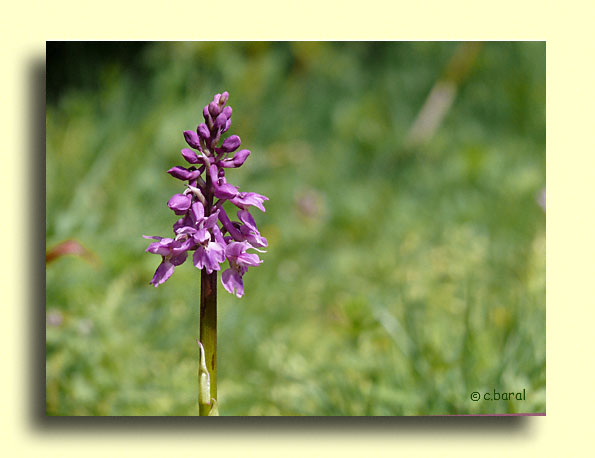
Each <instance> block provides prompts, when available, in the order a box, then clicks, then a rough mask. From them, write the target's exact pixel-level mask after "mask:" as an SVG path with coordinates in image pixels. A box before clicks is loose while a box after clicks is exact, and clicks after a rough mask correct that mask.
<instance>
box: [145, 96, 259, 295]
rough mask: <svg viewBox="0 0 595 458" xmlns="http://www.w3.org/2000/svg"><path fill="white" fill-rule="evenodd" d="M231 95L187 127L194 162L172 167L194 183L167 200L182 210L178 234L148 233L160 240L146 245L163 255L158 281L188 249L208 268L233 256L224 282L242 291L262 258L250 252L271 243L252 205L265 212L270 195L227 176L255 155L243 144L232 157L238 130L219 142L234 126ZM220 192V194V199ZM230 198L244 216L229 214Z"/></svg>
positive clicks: (189, 159)
mask: <svg viewBox="0 0 595 458" xmlns="http://www.w3.org/2000/svg"><path fill="white" fill-rule="evenodd" d="M228 98H229V94H228V93H227V92H224V93H223V94H217V95H215V97H214V98H213V101H212V102H211V103H209V104H208V105H206V106H205V107H204V109H203V116H204V119H205V122H204V123H201V124H199V125H198V127H197V128H196V131H192V130H187V131H185V132H184V137H185V139H186V143H188V145H189V146H190V147H191V148H193V149H190V148H184V149H182V156H183V157H184V159H185V160H186V161H187V162H188V163H189V164H191V166H190V167H188V168H186V167H181V166H176V167H173V168H171V169H169V170H168V171H167V173H169V174H170V175H171V176H173V177H174V178H177V179H179V180H182V181H186V182H188V183H187V184H186V188H187V189H186V190H185V191H184V192H183V193H181V194H175V195H174V196H173V197H172V198H171V199H169V201H168V203H167V205H168V206H169V208H170V209H171V210H172V211H173V212H174V213H175V214H176V215H178V216H182V217H181V218H180V219H179V220H178V221H176V223H175V224H174V225H173V230H174V234H175V236H174V238H165V237H149V236H146V235H145V236H143V237H145V238H147V239H155V240H157V241H156V242H153V243H151V244H150V245H149V247H148V248H147V249H146V251H147V252H149V253H154V254H159V255H161V257H162V261H161V264H159V267H157V270H156V271H155V275H154V276H153V279H152V280H151V284H152V285H154V286H155V287H157V286H158V285H160V284H161V283H163V282H165V281H166V280H167V279H168V278H169V277H171V276H172V274H173V272H174V269H175V267H176V266H179V265H181V264H183V263H184V262H185V261H186V259H187V257H188V252H189V251H194V254H193V256H192V261H193V263H194V265H195V266H196V267H197V268H198V269H206V272H207V274H211V273H213V272H214V271H218V270H221V264H222V263H224V262H225V260H226V259H227V260H228V261H229V266H230V267H229V268H228V269H226V270H225V271H224V272H223V273H222V275H221V282H222V284H223V286H224V287H225V289H226V290H227V291H229V292H230V293H231V294H234V293H235V295H236V296H237V297H242V295H243V294H244V284H243V276H244V274H245V273H246V271H247V270H248V267H254V266H258V265H259V264H260V263H261V262H262V261H261V260H260V258H259V257H258V255H257V254H254V253H248V252H247V250H249V249H255V250H257V251H262V250H259V248H263V247H266V246H267V240H266V239H265V238H264V237H262V236H261V235H260V232H259V231H258V228H257V227H256V223H255V222H254V218H253V217H252V215H251V214H250V212H249V211H248V208H249V207H251V206H253V207H256V208H258V209H260V210H262V211H263V212H264V211H265V208H264V206H263V203H264V201H266V200H268V198H267V197H265V196H263V195H261V194H257V193H254V192H239V191H238V188H237V187H236V186H233V185H231V184H229V183H228V182H227V180H226V179H225V169H228V168H237V167H240V166H241V165H242V164H243V163H244V161H245V160H246V158H247V157H248V156H249V155H250V151H249V150H247V149H243V150H240V151H238V152H236V153H235V154H234V155H233V156H232V157H230V153H233V152H234V151H236V150H237V149H238V148H239V146H240V144H241V142H240V137H238V136H237V135H231V136H229V137H227V138H226V139H225V140H223V142H222V143H221V144H220V145H219V143H220V142H221V136H222V135H223V134H224V133H225V132H227V131H228V130H229V127H230V126H231V114H232V109H231V107H230V106H225V105H226V103H227V100H228ZM203 172H204V173H205V176H204V178H203ZM214 198H216V199H218V200H217V201H216V202H214ZM225 201H229V202H231V203H232V204H233V205H235V206H236V207H237V208H238V211H237V216H238V219H239V221H231V220H230V219H229V217H228V215H227V213H226V212H225V210H224V209H223V203H224V202H225ZM219 223H220V224H221V227H219Z"/></svg>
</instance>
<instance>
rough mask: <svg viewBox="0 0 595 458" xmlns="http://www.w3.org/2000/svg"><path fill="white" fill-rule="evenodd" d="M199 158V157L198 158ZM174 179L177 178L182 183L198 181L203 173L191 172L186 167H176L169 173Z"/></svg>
mask: <svg viewBox="0 0 595 458" xmlns="http://www.w3.org/2000/svg"><path fill="white" fill-rule="evenodd" d="M197 158H198V156H197ZM167 173H169V174H170V175H171V176H172V177H174V178H177V179H178V180H182V181H190V180H196V179H197V178H198V177H199V176H200V174H201V173H202V171H201V170H189V169H186V168H184V167H180V166H179V165H176V166H175V167H172V168H171V169H169V170H168V171H167Z"/></svg>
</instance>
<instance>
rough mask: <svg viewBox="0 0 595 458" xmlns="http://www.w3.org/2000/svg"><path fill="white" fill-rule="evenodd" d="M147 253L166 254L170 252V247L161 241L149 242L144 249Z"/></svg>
mask: <svg viewBox="0 0 595 458" xmlns="http://www.w3.org/2000/svg"><path fill="white" fill-rule="evenodd" d="M145 251H146V252H147V253H153V254H159V255H161V256H168V255H169V254H170V253H171V248H170V247H169V246H168V245H164V244H163V243H161V242H153V243H151V244H150V245H149V246H148V247H147V249H146V250H145Z"/></svg>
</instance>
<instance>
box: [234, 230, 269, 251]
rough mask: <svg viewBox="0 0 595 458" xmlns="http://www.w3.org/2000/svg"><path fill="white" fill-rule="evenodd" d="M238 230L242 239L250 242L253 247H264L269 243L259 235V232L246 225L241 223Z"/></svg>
mask: <svg viewBox="0 0 595 458" xmlns="http://www.w3.org/2000/svg"><path fill="white" fill-rule="evenodd" d="M240 232H241V233H242V235H243V239H244V240H246V241H248V242H250V244H251V245H252V246H253V248H254V247H255V246H257V247H263V248H264V247H267V246H268V245H269V242H267V239H266V238H264V237H263V236H262V235H260V232H258V231H253V230H251V229H250V228H249V227H248V226H246V225H243V226H242V227H241V228H240Z"/></svg>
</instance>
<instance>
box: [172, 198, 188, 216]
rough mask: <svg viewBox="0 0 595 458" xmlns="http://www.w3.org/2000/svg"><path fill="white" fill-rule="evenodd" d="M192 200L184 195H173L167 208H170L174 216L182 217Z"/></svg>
mask: <svg viewBox="0 0 595 458" xmlns="http://www.w3.org/2000/svg"><path fill="white" fill-rule="evenodd" d="M191 203H192V199H191V198H190V196H187V195H184V194H174V195H173V196H172V198H171V199H169V201H168V202H167V206H168V207H169V208H171V209H172V210H173V211H174V213H175V214H176V215H183V214H184V213H186V212H187V211H188V209H189V208H190V204H191Z"/></svg>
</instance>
